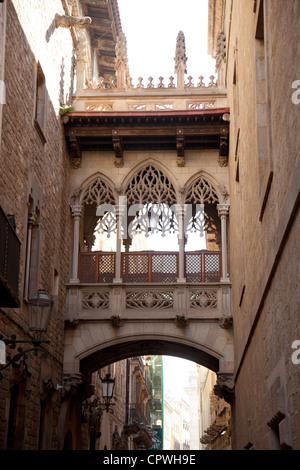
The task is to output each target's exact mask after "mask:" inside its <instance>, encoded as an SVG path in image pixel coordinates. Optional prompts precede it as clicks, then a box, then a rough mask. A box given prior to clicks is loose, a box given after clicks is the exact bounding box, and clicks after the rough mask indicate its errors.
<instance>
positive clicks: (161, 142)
mask: <svg viewBox="0 0 300 470" xmlns="http://www.w3.org/2000/svg"><path fill="white" fill-rule="evenodd" d="M228 113H229V108H216V109H209V110H188V111H156V112H153V111H130V112H110V111H106V112H81V111H77V112H73V113H68V114H67V115H66V116H67V117H66V118H65V120H67V122H66V123H65V136H66V139H67V142H68V144H69V147H70V151H71V154H72V152H74V150H75V151H76V154H77V157H76V158H80V159H81V154H82V152H84V151H111V152H115V156H116V157H119V158H122V157H123V152H124V151H138V150H139V151H143V150H160V151H164V150H165V151H166V150H175V151H177V155H178V157H182V158H184V151H185V150H197V149H199V150H219V151H220V155H223V156H224V157H226V156H227V154H228V143H229V142H228V141H229V122H228V121H225V120H224V119H223V116H224V114H228ZM71 156H72V158H73V157H74V155H71ZM119 162H121V161H120V160H119ZM182 163H183V162H182ZM182 166H183V165H182Z"/></svg>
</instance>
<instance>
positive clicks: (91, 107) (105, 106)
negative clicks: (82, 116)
mask: <svg viewBox="0 0 300 470" xmlns="http://www.w3.org/2000/svg"><path fill="white" fill-rule="evenodd" d="M85 109H86V111H112V105H111V104H109V103H102V104H87V105H86V107H85Z"/></svg>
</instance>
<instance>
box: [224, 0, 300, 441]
mask: <svg viewBox="0 0 300 470" xmlns="http://www.w3.org/2000/svg"><path fill="white" fill-rule="evenodd" d="M260 3H261V2H260V1H257V2H253V1H252V0H248V1H246V2H239V1H233V2H230V1H228V2H227V11H226V18H227V19H228V18H231V22H229V21H227V31H226V36H227V44H229V49H228V51H227V67H228V70H227V72H228V73H227V86H228V95H229V98H228V99H229V102H228V105H229V106H230V108H231V134H230V140H231V149H230V157H229V168H230V194H231V211H230V212H231V213H230V227H231V229H230V246H231V280H232V295H233V315H234V336H235V368H236V401H235V406H234V417H235V420H234V448H238V449H243V448H244V447H245V446H247V445H248V446H250V445H251V444H253V447H254V448H256V449H272V448H277V447H278V446H279V443H278V442H279V441H281V444H282V445H289V446H291V447H292V448H293V449H299V448H300V441H299V435H300V433H299V384H300V366H299V365H296V364H293V363H292V359H291V356H292V352H293V350H292V349H291V348H292V343H293V341H295V340H298V339H299V338H300V330H299V295H298V294H297V292H299V248H300V245H299V175H300V171H299V158H298V156H299V155H298V154H299V144H300V136H299V132H297V129H299V124H300V122H299V116H300V115H299V109H300V108H299V106H300V105H296V104H293V102H292V93H293V92H294V90H293V89H292V83H293V82H294V81H295V80H297V79H299V77H300V67H299V51H298V50H297V37H298V31H299V26H300V23H299V18H300V4H299V2H297V1H293V0H290V1H288V2H283V1H280V0H271V1H270V0H265V2H264V3H265V8H266V9H265V14H264V17H265V28H264V46H265V51H266V55H265V60H264V63H263V61H262V59H261V57H260V56H259V54H258V53H257V49H258V40H257V39H256V27H257V21H258V19H259V5H260ZM255 4H256V11H254V5H255ZM230 15H231V16H230ZM264 77H265V82H264V83H262V80H263V78H264ZM256 104H258V106H256ZM262 123H265V128H264V129H263V126H262ZM264 133H265V134H264ZM263 145H264V146H265V147H264V148H263V156H264V162H263V166H260V164H259V154H258V152H259V151H260V149H261V148H262V146H263ZM259 177H261V179H262V180H264V181H263V184H262V186H261V188H260V184H259V181H260V178H259ZM268 183H269V190H268V186H267V185H266V184H268ZM264 202H265V207H264V205H263V204H264ZM276 379H277V381H276ZM279 397H281V402H280V400H279ZM279 410H280V411H282V413H283V415H285V419H283V420H282V422H281V423H280V424H279V436H280V437H279V439H278V438H277V437H276V433H275V431H272V430H271V428H270V427H269V426H268V424H267V423H268V422H269V421H270V419H272V418H273V417H274V416H275V414H276V413H277V412H278V411H279Z"/></svg>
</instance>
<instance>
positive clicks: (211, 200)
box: [185, 176, 219, 204]
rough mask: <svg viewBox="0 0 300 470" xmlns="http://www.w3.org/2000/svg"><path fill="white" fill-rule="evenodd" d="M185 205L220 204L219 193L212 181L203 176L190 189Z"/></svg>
mask: <svg viewBox="0 0 300 470" xmlns="http://www.w3.org/2000/svg"><path fill="white" fill-rule="evenodd" d="M185 203H186V204H188V203H190V204H205V203H207V204H215V203H219V197H218V194H217V191H216V190H215V188H214V187H213V185H212V184H211V182H210V181H208V180H207V179H205V178H204V177H203V176H201V177H200V178H199V179H198V180H197V181H196V182H194V183H193V184H192V185H191V186H190V188H189V189H188V192H187V195H186V199H185Z"/></svg>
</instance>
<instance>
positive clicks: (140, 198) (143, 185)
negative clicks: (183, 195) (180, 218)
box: [125, 165, 177, 205]
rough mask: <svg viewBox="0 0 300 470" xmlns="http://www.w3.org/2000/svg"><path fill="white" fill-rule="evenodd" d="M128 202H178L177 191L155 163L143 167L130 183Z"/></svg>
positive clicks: (127, 190) (170, 203)
mask: <svg viewBox="0 0 300 470" xmlns="http://www.w3.org/2000/svg"><path fill="white" fill-rule="evenodd" d="M125 196H126V197H127V200H128V204H129V205H131V204H148V203H149V201H152V202H153V204H163V203H165V204H169V205H172V204H176V202H177V199H176V192H175V189H174V187H173V185H172V183H171V182H170V180H169V179H168V177H167V176H166V175H165V174H164V173H163V172H162V171H161V170H159V169H157V168H155V167H154V166H153V165H149V166H147V167H145V168H142V169H141V170H140V171H139V172H138V173H136V174H135V175H134V176H133V177H132V179H131V181H130V182H129V183H128V186H127V189H126V191H125Z"/></svg>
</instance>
